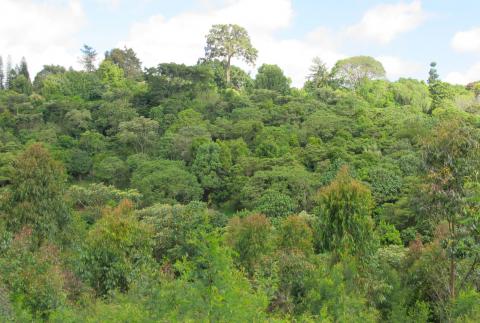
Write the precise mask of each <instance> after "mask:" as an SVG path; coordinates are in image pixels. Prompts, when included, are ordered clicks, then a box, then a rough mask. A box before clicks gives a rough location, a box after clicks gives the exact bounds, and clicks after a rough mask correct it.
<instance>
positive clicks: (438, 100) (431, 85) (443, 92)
mask: <svg viewBox="0 0 480 323" xmlns="http://www.w3.org/2000/svg"><path fill="white" fill-rule="evenodd" d="M427 82H428V90H429V92H430V97H431V98H432V104H430V108H429V109H428V110H427V113H428V114H432V112H433V110H435V109H436V108H438V107H440V106H441V105H442V104H444V103H445V101H446V100H447V101H448V100H449V99H451V98H452V97H453V92H452V89H451V87H450V86H449V85H448V84H447V83H445V82H442V81H441V80H440V76H439V75H438V72H437V63H435V62H432V63H430V71H429V72H428V80H427Z"/></svg>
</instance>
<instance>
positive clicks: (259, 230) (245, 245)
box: [226, 214, 272, 273]
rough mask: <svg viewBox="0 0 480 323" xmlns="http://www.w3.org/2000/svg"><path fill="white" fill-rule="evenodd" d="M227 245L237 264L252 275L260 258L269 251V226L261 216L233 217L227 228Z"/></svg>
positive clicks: (266, 220)
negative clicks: (233, 252)
mask: <svg viewBox="0 0 480 323" xmlns="http://www.w3.org/2000/svg"><path fill="white" fill-rule="evenodd" d="M226 239H227V241H228V244H229V245H230V246H231V247H232V248H233V250H234V251H235V252H237V254H238V258H237V261H238V263H239V264H240V265H241V266H242V267H243V268H245V270H246V271H247V272H248V273H253V272H254V271H255V267H256V266H257V265H258V264H259V262H260V260H261V257H262V256H264V255H266V254H268V253H269V252H270V250H271V243H272V241H271V225H270V222H269V221H268V219H267V218H266V217H265V216H264V215H261V214H253V215H249V216H247V217H245V218H238V217H234V218H232V219H231V220H230V221H229V224H228V227H227V238H226Z"/></svg>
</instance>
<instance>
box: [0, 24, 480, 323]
mask: <svg viewBox="0 0 480 323" xmlns="http://www.w3.org/2000/svg"><path fill="white" fill-rule="evenodd" d="M254 46H255V44H254V43H252V42H251V40H250V37H249V35H248V32H247V30H245V29H244V28H243V27H241V26H238V25H214V26H212V28H211V30H210V32H209V34H208V35H207V36H206V47H205V56H204V57H200V58H199V60H198V63H197V64H195V65H191V66H189V65H184V64H176V63H159V64H158V65H156V66H143V65H142V63H141V61H140V59H139V58H138V57H137V54H136V53H135V51H134V49H132V48H127V47H125V48H113V49H111V50H109V51H107V52H106V53H105V56H104V57H103V58H100V56H99V55H98V54H97V52H96V50H95V49H94V48H92V47H91V46H88V45H85V46H84V47H83V48H82V49H81V55H82V56H81V63H82V65H83V69H82V70H74V69H72V68H70V69H66V68H64V67H62V66H57V65H45V66H44V67H43V69H42V70H41V71H40V72H39V73H37V75H35V76H34V77H33V75H30V73H29V69H28V64H27V60H26V59H25V58H22V59H21V61H20V63H19V64H18V65H17V66H16V67H13V65H12V63H11V61H9V63H8V64H7V66H8V67H7V68H5V67H4V66H3V64H2V62H3V61H2V60H0V318H2V320H3V319H5V320H6V321H17V322H29V321H48V322H50V321H51V322H165V321H168V322H170V321H200V322H204V321H205V322H207V321H208V322H210V321H212V322H226V321H232V322H258V321H268V322H270V321H271V322H276V321H279V322H292V321H293V322H317V321H320V322H454V321H456V322H457V321H458V322H478V321H479V320H480V266H479V264H480V229H479V228H480V177H479V176H478V174H479V172H480V97H479V95H480V90H479V88H480V87H479V85H478V84H477V83H472V84H469V85H468V86H466V87H465V86H459V85H452V84H449V83H446V82H443V81H442V80H441V76H440V75H439V74H438V72H437V69H436V68H437V64H436V63H432V64H431V66H430V68H431V69H430V73H429V75H425V78H427V77H428V81H423V80H415V79H406V78H401V79H399V80H397V81H389V80H387V79H386V77H385V69H384V67H383V66H382V64H381V63H380V62H379V61H377V60H376V59H375V58H373V57H369V56H355V57H349V58H345V59H342V60H340V61H338V62H337V63H336V64H335V65H334V66H333V67H332V68H329V67H327V65H326V64H325V63H324V62H323V61H322V60H321V59H319V58H312V67H311V70H310V74H309V75H305V84H304V86H303V87H301V88H293V87H291V81H290V78H289V77H288V76H287V75H285V74H284V72H283V71H282V69H281V67H280V66H278V65H275V64H267V63H266V64H262V65H260V66H258V72H257V73H256V75H255V77H252V76H251V75H250V74H248V73H247V72H245V71H244V70H242V69H241V68H240V67H238V66H235V65H234V62H236V61H235V60H234V59H237V61H238V60H242V61H244V62H246V63H248V64H251V65H254V64H255V63H256V59H257V55H258V51H257V49H255V47H254Z"/></svg>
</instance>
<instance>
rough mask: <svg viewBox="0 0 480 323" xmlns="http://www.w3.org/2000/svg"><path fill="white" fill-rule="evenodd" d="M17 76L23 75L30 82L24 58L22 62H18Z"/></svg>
mask: <svg viewBox="0 0 480 323" xmlns="http://www.w3.org/2000/svg"><path fill="white" fill-rule="evenodd" d="M17 75H23V76H25V78H26V79H27V80H29V81H30V73H29V72H28V65H27V60H26V59H25V57H22V60H21V61H20V66H19V67H18V71H17Z"/></svg>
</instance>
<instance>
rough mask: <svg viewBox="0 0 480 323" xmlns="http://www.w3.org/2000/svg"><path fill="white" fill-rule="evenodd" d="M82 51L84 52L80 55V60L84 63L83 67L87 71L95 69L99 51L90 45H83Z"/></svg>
mask: <svg viewBox="0 0 480 323" xmlns="http://www.w3.org/2000/svg"><path fill="white" fill-rule="evenodd" d="M80 51H81V52H82V56H81V57H80V59H79V62H80V64H82V66H83V69H84V70H85V71H86V72H93V71H95V61H96V60H97V52H96V51H95V49H93V47H90V46H88V45H83V47H82V48H81V49H80Z"/></svg>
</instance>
